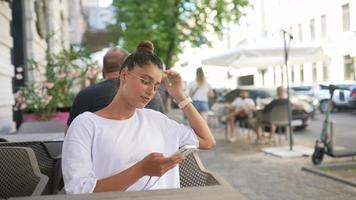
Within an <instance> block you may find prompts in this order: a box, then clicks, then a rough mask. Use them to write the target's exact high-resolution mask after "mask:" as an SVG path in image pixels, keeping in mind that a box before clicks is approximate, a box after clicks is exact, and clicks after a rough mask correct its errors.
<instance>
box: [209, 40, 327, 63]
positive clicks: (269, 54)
mask: <svg viewBox="0 0 356 200" xmlns="http://www.w3.org/2000/svg"><path fill="white" fill-rule="evenodd" d="M326 59H327V57H326V56H325V54H324V51H323V48H322V47H321V46H320V45H317V44H316V43H296V44H294V43H293V45H291V46H290V50H289V59H288V62H289V63H290V64H302V63H306V62H314V61H320V60H326ZM202 63H203V64H205V65H216V66H231V67H235V68H242V67H257V68H267V67H268V66H273V65H284V64H285V60H284V46H283V41H280V40H279V41H276V40H258V41H255V42H248V41H247V40H243V41H242V42H240V43H239V44H238V45H237V47H236V48H234V49H231V50H228V51H226V52H224V53H222V54H219V55H216V56H213V57H210V58H206V59H203V60H202Z"/></svg>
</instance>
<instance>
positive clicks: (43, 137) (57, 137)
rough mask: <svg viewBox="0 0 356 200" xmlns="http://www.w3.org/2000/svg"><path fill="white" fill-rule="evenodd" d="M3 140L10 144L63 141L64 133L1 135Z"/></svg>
mask: <svg viewBox="0 0 356 200" xmlns="http://www.w3.org/2000/svg"><path fill="white" fill-rule="evenodd" d="M0 137H1V138H4V139H6V140H7V141H9V142H27V141H63V140H64V132H54V133H26V134H19V133H18V134H10V135H0Z"/></svg>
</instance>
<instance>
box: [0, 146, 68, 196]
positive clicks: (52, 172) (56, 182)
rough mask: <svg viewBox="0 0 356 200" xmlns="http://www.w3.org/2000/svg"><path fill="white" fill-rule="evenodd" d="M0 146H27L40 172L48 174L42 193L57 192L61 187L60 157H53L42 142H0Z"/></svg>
mask: <svg viewBox="0 0 356 200" xmlns="http://www.w3.org/2000/svg"><path fill="white" fill-rule="evenodd" d="M1 146H12V147H14V146H17V147H29V148H31V149H32V150H33V151H34V152H35V155H36V158H37V162H38V165H39V168H40V171H41V173H43V174H45V175H46V176H48V178H49V181H48V183H47V185H46V188H45V190H44V191H43V193H42V194H43V195H46V194H57V193H58V191H59V190H60V189H61V187H62V183H61V179H62V171H61V158H60V157H53V156H52V155H51V154H50V152H49V151H48V149H47V146H46V145H45V144H44V143H43V142H1V143H0V147H1Z"/></svg>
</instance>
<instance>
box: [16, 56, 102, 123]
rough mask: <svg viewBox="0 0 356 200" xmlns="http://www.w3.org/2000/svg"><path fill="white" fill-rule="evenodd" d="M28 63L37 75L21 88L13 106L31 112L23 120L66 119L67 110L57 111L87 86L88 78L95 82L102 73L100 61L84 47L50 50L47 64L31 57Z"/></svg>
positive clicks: (67, 104)
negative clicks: (94, 59) (98, 65)
mask: <svg viewBox="0 0 356 200" xmlns="http://www.w3.org/2000/svg"><path fill="white" fill-rule="evenodd" d="M28 66H29V70H30V71H31V72H32V74H33V75H34V76H35V77H36V79H35V80H33V81H28V82H26V84H25V86H23V87H20V88H18V90H17V92H16V94H15V106H14V109H16V110H18V109H20V110H24V112H25V113H28V114H30V115H27V116H26V115H25V117H24V121H28V120H41V121H43V120H50V119H53V118H56V117H57V120H60V121H66V117H68V116H67V115H68V114H63V113H56V112H57V111H59V110H63V109H66V108H70V106H71V104H72V102H73V99H74V97H75V94H76V92H78V91H79V90H80V89H81V88H82V87H84V86H87V83H88V82H89V83H93V82H95V80H96V78H97V75H98V73H99V70H98V68H97V64H96V63H95V62H93V61H92V60H91V59H90V56H89V53H88V51H86V50H85V49H77V50H63V51H61V52H60V53H58V54H49V53H48V54H47V63H46V64H42V63H40V62H38V61H35V60H31V61H29V65H28ZM22 70H23V69H16V71H22ZM15 77H16V78H22V77H18V76H15ZM58 115H59V116H58ZM26 117H27V118H26Z"/></svg>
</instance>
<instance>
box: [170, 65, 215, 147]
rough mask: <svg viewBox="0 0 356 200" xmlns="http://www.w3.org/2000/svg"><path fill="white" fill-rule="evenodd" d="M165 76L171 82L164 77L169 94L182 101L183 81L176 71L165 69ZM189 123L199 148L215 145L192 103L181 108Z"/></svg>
mask: <svg viewBox="0 0 356 200" xmlns="http://www.w3.org/2000/svg"><path fill="white" fill-rule="evenodd" d="M165 73H166V76H169V77H170V78H169V79H170V81H171V83H172V84H166V83H167V82H166V81H167V79H164V82H165V84H166V87H167V90H168V92H169V94H170V95H171V96H172V97H173V98H174V99H175V101H176V102H178V103H179V102H182V101H183V100H185V99H186V98H187V96H186V95H185V94H184V92H183V81H182V78H181V77H180V75H179V74H178V73H177V72H174V71H172V70H166V71H165ZM183 112H184V113H185V114H186V116H187V118H188V121H189V124H190V126H191V127H192V129H193V130H194V132H195V133H196V135H197V137H198V140H199V148H200V149H210V148H212V147H214V146H215V144H216V142H215V139H214V136H213V134H212V133H211V131H210V129H209V127H208V124H207V123H206V121H205V120H204V119H203V118H202V116H201V115H200V114H199V112H198V111H197V110H196V109H195V108H194V106H193V104H191V103H189V104H188V105H186V106H185V107H184V108H183Z"/></svg>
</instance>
